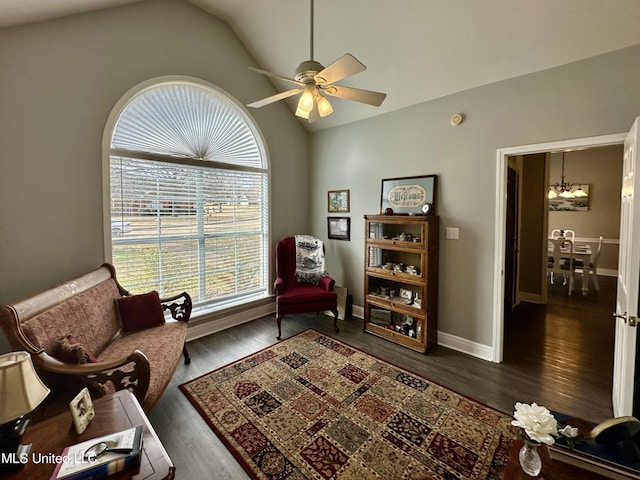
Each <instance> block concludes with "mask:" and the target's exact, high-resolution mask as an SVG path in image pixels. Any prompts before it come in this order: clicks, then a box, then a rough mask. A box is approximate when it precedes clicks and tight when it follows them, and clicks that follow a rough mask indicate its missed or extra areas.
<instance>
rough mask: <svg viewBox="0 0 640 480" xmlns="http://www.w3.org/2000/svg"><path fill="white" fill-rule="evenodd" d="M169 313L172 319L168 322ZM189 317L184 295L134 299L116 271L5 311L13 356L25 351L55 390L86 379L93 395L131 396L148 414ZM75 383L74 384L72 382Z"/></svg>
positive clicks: (0, 314)
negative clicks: (62, 383)
mask: <svg viewBox="0 0 640 480" xmlns="http://www.w3.org/2000/svg"><path fill="white" fill-rule="evenodd" d="M165 311H167V312H168V313H170V317H171V318H165V313H164V312H165ZM190 314H191V298H190V297H189V295H188V294H187V293H186V292H183V293H181V294H180V295H176V296H174V297H171V298H166V299H160V298H159V296H158V294H157V292H150V293H148V294H143V295H130V294H129V293H128V292H127V291H126V290H125V289H124V288H123V287H122V286H121V285H120V284H119V283H118V281H117V279H116V272H115V269H114V267H113V266H112V265H110V264H103V265H102V266H101V267H100V268H98V269H96V270H93V271H91V272H89V273H86V274H84V275H82V276H80V277H78V278H75V279H73V280H69V281H67V282H64V283H62V284H61V285H58V286H56V287H53V288H51V289H49V290H46V291H44V292H42V293H39V294H37V295H34V296H32V297H29V298H26V299H24V300H21V301H18V302H16V303H14V304H11V305H0V326H1V327H2V330H3V332H4V333H5V335H6V336H7V338H8V339H9V342H10V344H11V348H12V349H14V350H26V351H28V352H29V353H30V354H31V356H32V359H33V362H34V364H35V365H36V367H37V368H38V370H39V372H40V373H41V375H42V376H43V381H45V383H49V382H51V383H52V385H48V386H49V387H50V388H52V389H54V390H55V388H56V387H58V389H59V387H60V386H59V385H57V383H60V379H61V378H62V379H64V380H65V383H66V384H67V385H68V380H70V379H71V378H73V379H80V380H81V382H80V386H82V385H87V386H89V387H91V390H92V394H94V395H95V394H98V395H101V394H108V393H112V392H114V391H116V390H122V389H125V388H129V389H131V390H132V391H133V392H134V393H135V395H136V397H137V398H138V400H139V401H140V404H141V405H142V407H143V408H144V409H145V410H146V411H149V410H151V408H152V407H153V405H154V404H155V403H156V401H157V400H158V399H159V398H160V395H161V394H162V392H163V391H164V390H165V388H166V387H167V385H168V384H169V381H170V380H171V377H172V376H173V373H174V371H175V369H176V368H177V366H178V362H179V360H180V356H181V353H182V354H184V358H185V363H189V361H190V360H189V355H188V352H187V349H186V344H185V339H186V332H187V322H188V321H189V316H190ZM69 376H71V377H69Z"/></svg>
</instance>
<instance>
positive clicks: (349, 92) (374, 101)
mask: <svg viewBox="0 0 640 480" xmlns="http://www.w3.org/2000/svg"><path fill="white" fill-rule="evenodd" d="M322 91H323V92H325V93H326V94H327V95H331V96H333V97H338V98H344V99H346V100H353V101H354V102H360V103H366V104H367V105H373V106H374V107H379V106H380V105H381V104H382V102H383V101H384V99H385V98H387V94H386V93H380V92H374V91H371V90H361V89H359V88H352V87H343V86H340V85H329V86H327V87H324V88H322Z"/></svg>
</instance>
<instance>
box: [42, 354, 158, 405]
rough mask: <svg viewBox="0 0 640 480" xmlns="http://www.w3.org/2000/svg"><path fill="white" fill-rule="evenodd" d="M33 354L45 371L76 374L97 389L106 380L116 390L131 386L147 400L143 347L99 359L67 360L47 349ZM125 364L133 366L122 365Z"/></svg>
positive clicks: (146, 363) (147, 375) (147, 368)
mask: <svg viewBox="0 0 640 480" xmlns="http://www.w3.org/2000/svg"><path fill="white" fill-rule="evenodd" d="M32 358H33V361H34V363H35V364H36V365H37V366H39V367H40V368H42V369H43V370H45V371H48V372H52V373H59V374H64V375H75V376H77V377H79V378H80V379H81V380H82V381H83V382H84V383H86V384H88V385H91V386H93V387H94V388H97V389H98V390H106V384H107V383H109V382H110V383H111V384H112V385H113V388H114V389H115V390H116V391H118V390H124V389H129V390H131V391H132V392H133V393H134V394H135V396H136V398H137V399H138V400H139V401H140V403H142V402H143V401H144V398H145V396H146V395H147V390H149V378H150V375H151V369H150V366H149V360H148V359H147V357H146V355H145V354H144V353H142V352H141V351H140V350H136V351H134V352H133V353H131V354H129V355H127V356H126V357H123V358H120V359H118V360H112V361H110V362H97V363H82V364H72V363H65V362H61V361H60V360H57V359H56V358H54V357H52V356H51V355H49V354H47V353H46V352H44V351H40V352H39V353H35V354H33V355H32ZM126 365H130V366H129V367H127V368H126V369H125V368H123V367H125V366H126Z"/></svg>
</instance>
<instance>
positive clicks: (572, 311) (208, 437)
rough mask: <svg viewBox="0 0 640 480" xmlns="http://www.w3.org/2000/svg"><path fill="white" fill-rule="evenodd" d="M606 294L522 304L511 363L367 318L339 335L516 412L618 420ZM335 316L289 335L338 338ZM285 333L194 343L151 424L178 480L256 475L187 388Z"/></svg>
mask: <svg viewBox="0 0 640 480" xmlns="http://www.w3.org/2000/svg"><path fill="white" fill-rule="evenodd" d="M600 283H601V290H600V292H594V291H590V292H589V295H588V296H587V297H583V296H582V295H580V292H579V291H578V292H577V293H575V294H574V295H573V296H572V297H568V296H567V295H566V293H565V292H566V289H564V290H563V289H561V287H560V285H557V286H554V287H552V289H551V291H550V296H549V304H548V305H547V306H546V307H545V306H535V305H522V306H521V307H520V308H518V310H517V311H516V315H515V317H514V318H513V319H511V321H510V322H509V323H508V324H507V325H506V332H505V355H504V357H505V358H504V363H502V364H494V363H491V362H487V361H484V360H479V359H477V358H474V357H471V356H469V355H465V354H462V353H459V352H455V351H453V350H450V349H447V348H444V347H441V346H436V347H434V348H433V349H432V350H430V351H429V352H428V353H427V354H426V355H422V354H419V353H416V352H412V351H410V350H407V349H405V348H403V347H400V346H398V345H395V344H392V343H389V342H387V341H385V340H383V339H380V338H378V337H375V336H373V335H370V334H367V333H364V332H363V331H362V321H361V320H360V319H357V318H349V319H347V320H345V321H341V322H340V329H341V330H340V333H338V334H336V338H338V339H340V340H342V341H344V342H346V343H348V344H350V345H352V346H354V347H357V348H360V349H362V350H364V351H366V352H369V353H372V354H374V355H376V356H378V357H381V358H384V359H386V360H388V361H390V362H392V363H395V364H397V365H400V366H402V367H404V368H406V369H408V370H411V371H413V372H415V373H418V374H420V375H423V376H425V377H427V378H429V379H430V380H433V381H435V382H437V383H439V384H441V385H443V386H445V387H448V388H451V389H453V390H455V391H457V392H460V393H463V394H465V395H467V396H469V397H472V398H474V399H476V400H478V401H480V402H482V403H484V404H487V405H490V406H492V407H494V408H496V409H498V410H501V411H503V412H505V413H507V414H511V413H512V412H513V406H514V404H515V402H516V401H521V402H525V403H531V402H534V401H535V402H537V403H538V404H541V405H544V406H546V407H548V408H550V409H552V410H557V411H562V412H566V413H570V414H573V415H576V416H580V417H582V418H587V419H590V420H593V421H601V420H604V419H606V418H609V417H611V416H612V412H611V370H612V358H613V321H612V320H611V312H612V311H613V304H615V279H611V278H604V277H602V279H601V281H600ZM331 325H332V321H331V320H330V319H329V317H324V316H318V315H313V314H309V315H299V316H293V317H290V318H286V319H285V320H284V321H283V324H282V327H283V338H286V337H288V336H291V335H293V334H295V333H298V332H300V331H302V330H305V329H307V328H314V329H316V330H318V331H321V332H324V333H326V334H328V335H334V333H333V329H332V327H331ZM275 333H276V326H275V320H274V318H273V317H265V318H261V319H258V320H255V321H253V322H250V323H247V324H244V325H240V326H238V327H234V328H231V329H228V330H225V331H222V332H219V333H216V334H214V335H210V336H208V337H205V338H202V339H198V340H195V341H192V342H190V343H189V351H190V353H191V358H192V362H191V364H190V365H180V366H179V367H178V369H177V371H176V374H175V376H174V378H173V380H172V382H171V385H170V386H169V388H168V389H167V390H166V392H165V393H164V395H163V396H162V398H161V399H160V400H159V401H158V403H157V404H156V406H155V408H154V410H153V411H152V412H151V413H150V415H149V417H150V420H151V422H152V424H153V425H154V428H155V429H156V431H157V433H158V436H159V437H160V439H161V440H162V442H163V443H164V445H165V447H166V449H167V452H168V453H169V455H170V456H171V458H172V459H173V461H174V463H175V464H176V467H177V478H179V479H194V478H216V479H233V480H236V479H247V478H249V477H248V476H247V475H246V473H245V472H244V470H243V469H242V468H241V467H240V465H239V464H238V463H237V462H236V461H235V459H234V458H233V456H232V455H231V454H230V453H229V451H228V450H227V449H226V448H225V447H224V445H223V444H222V443H221V442H220V441H219V440H218V438H217V437H216V436H215V435H214V434H213V432H212V431H211V430H210V429H209V427H208V426H207V425H206V424H205V422H204V421H203V420H202V418H201V417H200V415H199V414H198V413H197V412H196V410H195V409H194V408H193V407H192V406H191V405H190V404H189V402H188V401H187V400H186V398H185V397H184V396H183V395H182V393H181V392H180V391H179V390H178V385H179V384H181V383H183V382H186V381H188V380H190V379H193V378H195V377H198V376H200V375H203V374H205V373H207V372H209V371H211V370H213V369H216V368H219V367H222V366H224V365H226V364H228V363H230V362H232V361H235V360H237V359H240V358H242V357H244V356H246V355H249V354H251V353H254V352H256V351H257V350H260V349H262V348H265V347H267V346H269V345H272V344H273V343H275V342H276V339H275Z"/></svg>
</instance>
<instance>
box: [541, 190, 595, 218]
mask: <svg viewBox="0 0 640 480" xmlns="http://www.w3.org/2000/svg"><path fill="white" fill-rule="evenodd" d="M552 189H553V187H552V186H550V187H549V190H552ZM576 192H578V193H576ZM571 193H572V195H573V196H571V197H569V198H565V197H562V196H560V195H557V194H556V196H555V197H553V198H549V210H550V211H552V212H586V211H587V210H589V185H588V184H580V185H574V186H573V187H572V188H571Z"/></svg>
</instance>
